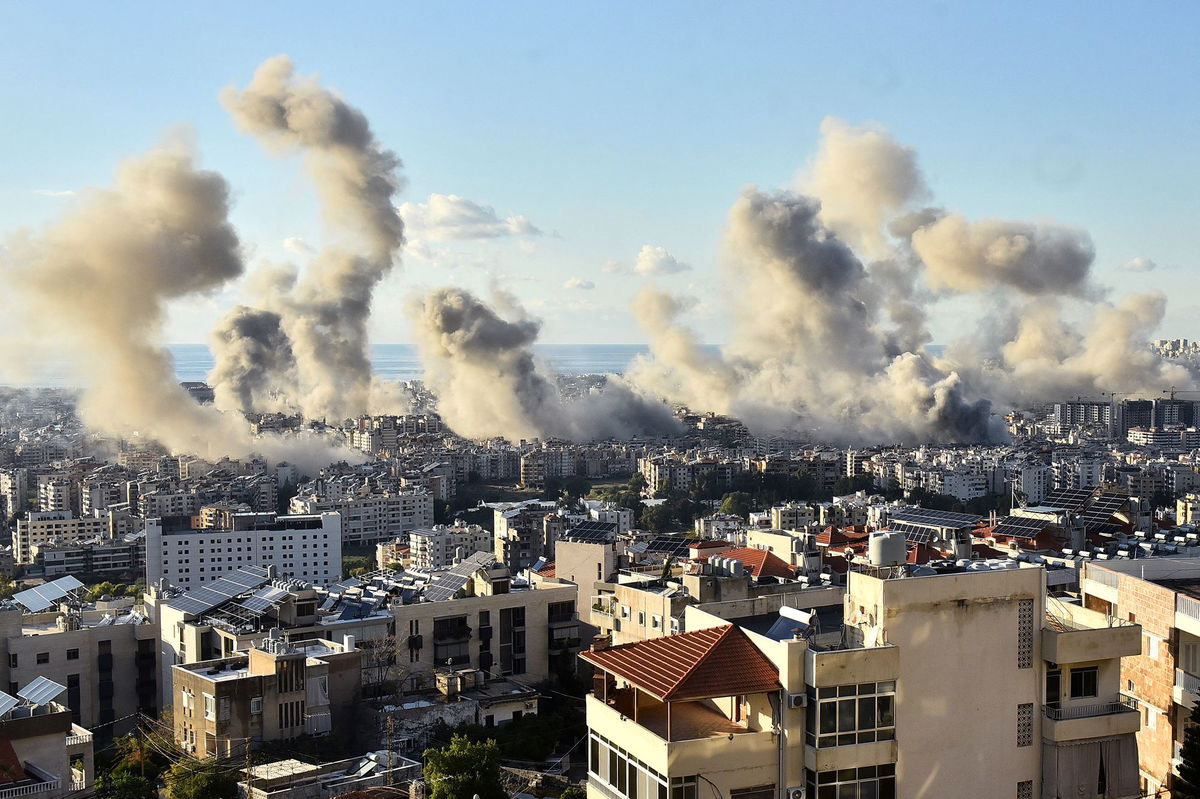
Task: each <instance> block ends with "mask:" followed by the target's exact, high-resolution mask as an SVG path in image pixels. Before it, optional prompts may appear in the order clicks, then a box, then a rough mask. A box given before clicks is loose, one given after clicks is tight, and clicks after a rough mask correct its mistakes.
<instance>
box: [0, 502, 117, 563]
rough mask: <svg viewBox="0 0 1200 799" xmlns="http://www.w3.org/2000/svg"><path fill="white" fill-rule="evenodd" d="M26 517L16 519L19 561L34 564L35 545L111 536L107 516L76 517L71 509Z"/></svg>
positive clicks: (14, 538)
mask: <svg viewBox="0 0 1200 799" xmlns="http://www.w3.org/2000/svg"><path fill="white" fill-rule="evenodd" d="M27 516H28V518H25V519H18V520H17V526H16V529H15V530H13V534H12V544H13V556H14V557H15V558H16V559H17V563H33V547H34V545H35V544H48V543H50V542H51V541H64V542H79V541H87V540H90V539H93V538H99V537H103V536H106V535H108V519H107V518H104V517H101V516H84V517H77V516H75V514H73V513H72V512H71V511H69V510H56V511H30V512H29V513H28V514H27Z"/></svg>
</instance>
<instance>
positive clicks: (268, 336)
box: [208, 305, 296, 412]
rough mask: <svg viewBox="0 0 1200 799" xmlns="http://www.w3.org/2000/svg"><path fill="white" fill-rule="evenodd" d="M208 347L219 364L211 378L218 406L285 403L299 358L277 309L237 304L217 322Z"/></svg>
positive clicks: (251, 407) (243, 407)
mask: <svg viewBox="0 0 1200 799" xmlns="http://www.w3.org/2000/svg"><path fill="white" fill-rule="evenodd" d="M209 348H210V349H211V350H212V353H213V362H214V364H215V366H214V368H213V370H212V372H210V373H209V375H208V382H209V385H211V386H212V388H213V394H214V396H215V401H216V405H217V407H218V408H220V409H222V410H230V411H242V412H249V411H252V410H254V409H265V408H270V407H272V406H273V405H278V406H279V408H280V409H281V410H282V409H284V408H285V407H286V406H285V405H283V404H282V403H281V402H280V401H279V397H280V395H281V394H282V395H283V396H287V395H288V394H290V393H293V392H294V391H295V386H296V359H295V357H294V356H293V355H292V342H291V339H289V338H288V337H287V334H286V333H284V331H283V319H282V317H280V315H279V314H277V313H274V312H272V311H264V310H259V309H257V308H249V307H247V306H245V305H238V306H237V307H235V308H234V309H233V310H231V311H230V312H229V313H227V314H225V316H224V317H222V318H221V320H220V322H218V323H217V326H216V328H214V330H213V331H212V334H211V336H210V337H209ZM289 390H290V391H289Z"/></svg>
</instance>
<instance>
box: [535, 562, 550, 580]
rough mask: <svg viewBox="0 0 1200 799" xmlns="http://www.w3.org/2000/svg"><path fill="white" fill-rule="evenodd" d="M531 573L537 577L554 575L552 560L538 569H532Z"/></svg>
mask: <svg viewBox="0 0 1200 799" xmlns="http://www.w3.org/2000/svg"><path fill="white" fill-rule="evenodd" d="M533 573H534V574H536V575H538V576H539V577H554V576H555V574H554V561H550V562H549V563H546V564H544V565H543V566H542V568H540V569H534V572H533Z"/></svg>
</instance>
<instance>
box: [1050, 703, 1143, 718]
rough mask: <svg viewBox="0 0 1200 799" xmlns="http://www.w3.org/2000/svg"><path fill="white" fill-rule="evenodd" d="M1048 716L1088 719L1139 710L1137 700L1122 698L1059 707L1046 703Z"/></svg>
mask: <svg viewBox="0 0 1200 799" xmlns="http://www.w3.org/2000/svg"><path fill="white" fill-rule="evenodd" d="M1045 711H1046V718H1048V719H1051V720H1052V721H1066V720H1068V719H1087V718H1092V717H1093V716H1110V715H1112V714H1113V713H1133V712H1136V711H1137V700H1134V699H1122V700H1120V701H1119V702H1101V703H1100V704H1097V705H1073V706H1071V707H1059V706H1057V705H1046V706H1045Z"/></svg>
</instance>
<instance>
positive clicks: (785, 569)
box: [720, 547, 796, 578]
mask: <svg viewBox="0 0 1200 799" xmlns="http://www.w3.org/2000/svg"><path fill="white" fill-rule="evenodd" d="M720 557H722V558H732V559H733V560H737V561H741V562H742V564H743V565H744V566H745V567H746V570H747V571H749V572H750V574H752V575H754V576H755V577H787V578H791V577H795V576H796V575H795V571H794V570H793V569H792V567H791V566H789V565H788V564H787V562H786V561H784V560H783V559H782V558H780V557H779V556H778V555H776V554H774V553H773V552H768V551H767V550H765V549H752V548H750V547H744V548H742V549H731V550H729V551H727V552H722V553H720Z"/></svg>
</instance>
